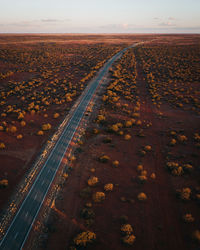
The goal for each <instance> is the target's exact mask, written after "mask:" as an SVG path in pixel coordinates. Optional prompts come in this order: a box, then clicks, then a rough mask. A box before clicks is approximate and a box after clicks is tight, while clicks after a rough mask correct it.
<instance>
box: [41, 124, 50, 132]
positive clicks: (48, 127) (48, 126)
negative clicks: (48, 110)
mask: <svg viewBox="0 0 200 250" xmlns="http://www.w3.org/2000/svg"><path fill="white" fill-rule="evenodd" d="M49 129H51V124H50V123H47V124H43V125H42V130H44V131H45V130H49Z"/></svg>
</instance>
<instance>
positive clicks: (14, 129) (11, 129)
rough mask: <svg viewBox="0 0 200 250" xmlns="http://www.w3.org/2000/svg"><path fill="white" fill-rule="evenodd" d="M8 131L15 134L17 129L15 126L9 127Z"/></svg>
mask: <svg viewBox="0 0 200 250" xmlns="http://www.w3.org/2000/svg"><path fill="white" fill-rule="evenodd" d="M9 131H10V132H11V133H15V132H17V127H16V126H11V127H10V129H9Z"/></svg>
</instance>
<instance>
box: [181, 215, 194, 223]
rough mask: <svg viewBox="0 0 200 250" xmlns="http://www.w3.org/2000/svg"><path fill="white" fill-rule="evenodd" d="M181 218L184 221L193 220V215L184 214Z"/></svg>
mask: <svg viewBox="0 0 200 250" xmlns="http://www.w3.org/2000/svg"><path fill="white" fill-rule="evenodd" d="M183 220H184V221H185V222H189V223H190V222H193V221H194V217H193V216H192V215H191V214H185V215H184V216H183Z"/></svg>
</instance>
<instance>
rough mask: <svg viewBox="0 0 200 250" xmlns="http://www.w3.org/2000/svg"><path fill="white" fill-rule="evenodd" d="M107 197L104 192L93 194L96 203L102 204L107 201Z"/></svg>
mask: <svg viewBox="0 0 200 250" xmlns="http://www.w3.org/2000/svg"><path fill="white" fill-rule="evenodd" d="M105 197H106V195H105V194H104V193H103V192H96V193H94V194H93V196H92V198H93V201H94V202H97V203H99V202H102V201H104V200H105Z"/></svg>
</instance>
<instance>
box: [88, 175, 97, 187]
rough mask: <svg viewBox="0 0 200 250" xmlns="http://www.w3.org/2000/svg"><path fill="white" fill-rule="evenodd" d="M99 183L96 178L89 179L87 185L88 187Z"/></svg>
mask: <svg viewBox="0 0 200 250" xmlns="http://www.w3.org/2000/svg"><path fill="white" fill-rule="evenodd" d="M98 182H99V180H98V178H97V177H96V176H93V177H91V178H90V179H89V180H88V181H87V183H88V186H95V185H96V184H97V183H98Z"/></svg>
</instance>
